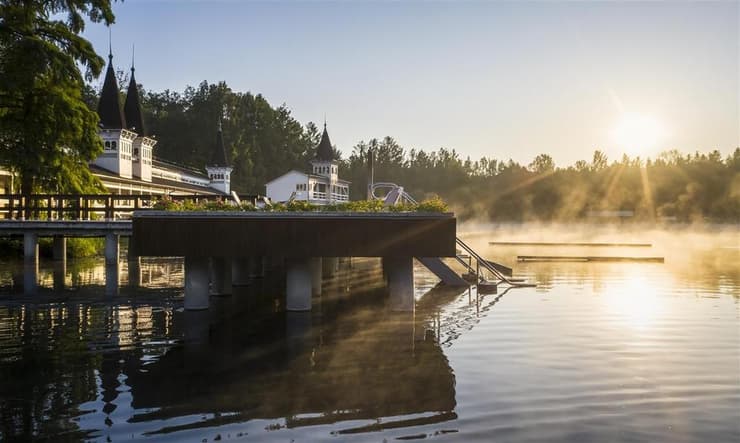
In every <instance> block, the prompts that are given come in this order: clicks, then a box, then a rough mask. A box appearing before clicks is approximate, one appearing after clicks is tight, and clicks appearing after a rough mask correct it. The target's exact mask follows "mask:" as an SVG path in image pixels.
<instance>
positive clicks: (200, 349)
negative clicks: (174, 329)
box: [183, 260, 210, 368]
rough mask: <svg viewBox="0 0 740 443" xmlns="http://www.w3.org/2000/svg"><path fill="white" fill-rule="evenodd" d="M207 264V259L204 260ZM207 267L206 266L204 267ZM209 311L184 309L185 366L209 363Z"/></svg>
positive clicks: (198, 365)
mask: <svg viewBox="0 0 740 443" xmlns="http://www.w3.org/2000/svg"><path fill="white" fill-rule="evenodd" d="M206 264H208V260H206ZM207 268H208V267H207V266H206V269H207ZM209 318H210V313H209V312H208V311H185V312H184V318H183V320H184V325H183V327H184V329H185V331H184V334H183V348H184V349H183V351H184V362H183V363H184V364H185V367H186V368H187V367H202V366H203V365H207V364H209V362H208V361H207V358H208V339H209V336H210V320H209Z"/></svg>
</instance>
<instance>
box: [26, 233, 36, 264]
mask: <svg viewBox="0 0 740 443" xmlns="http://www.w3.org/2000/svg"><path fill="white" fill-rule="evenodd" d="M23 262H24V263H25V264H33V263H36V264H38V262H39V236H38V235H36V234H32V233H29V232H26V233H25V234H23Z"/></svg>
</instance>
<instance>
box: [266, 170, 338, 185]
mask: <svg viewBox="0 0 740 443" xmlns="http://www.w3.org/2000/svg"><path fill="white" fill-rule="evenodd" d="M293 173H295V174H300V175H303V176H305V177H307V178H309V177H310V178H319V179H322V180H326V181H328V180H329V177H327V176H325V175H316V174H307V173H305V172H301V171H299V170H297V169H291V170H290V171H288V172H286V173H285V174H283V175H280V176H278V177H275V178H273V179H272V180H270V181H269V182H267V183H265V186H267V185H269V184H270V183H272V182H275V181H278V180H280V179H281V178H283V177H285V176H286V175H288V174H293ZM337 182H339V183H347V184H349V183H352V182H351V181H349V180H342V179H341V178H338V179H337Z"/></svg>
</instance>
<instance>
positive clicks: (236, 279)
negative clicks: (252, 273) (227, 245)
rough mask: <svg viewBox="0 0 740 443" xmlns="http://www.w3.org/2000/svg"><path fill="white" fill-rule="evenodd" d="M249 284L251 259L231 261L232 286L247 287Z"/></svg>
mask: <svg viewBox="0 0 740 443" xmlns="http://www.w3.org/2000/svg"><path fill="white" fill-rule="evenodd" d="M249 283H250V278H249V259H248V258H235V259H233V260H231V284H232V285H233V286H247V285H248V284H249Z"/></svg>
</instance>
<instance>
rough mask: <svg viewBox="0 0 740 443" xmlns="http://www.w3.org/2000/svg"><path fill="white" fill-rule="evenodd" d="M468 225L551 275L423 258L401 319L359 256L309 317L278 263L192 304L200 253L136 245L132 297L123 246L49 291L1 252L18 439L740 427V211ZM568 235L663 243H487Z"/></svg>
mask: <svg viewBox="0 0 740 443" xmlns="http://www.w3.org/2000/svg"><path fill="white" fill-rule="evenodd" d="M463 229H464V230H466V231H467V233H466V234H465V235H464V238H465V239H466V240H467V241H468V242H470V243H472V244H473V245H475V247H476V249H477V250H479V251H480V252H483V255H484V256H486V257H488V258H490V259H494V260H496V261H499V262H502V263H504V264H506V265H508V266H512V267H513V268H514V270H515V274H516V275H517V276H521V277H525V278H526V279H528V280H529V281H532V282H536V283H537V284H538V286H537V287H536V288H515V289H510V290H506V289H505V287H504V286H500V287H499V288H498V291H497V293H495V294H478V293H477V292H476V291H475V289H471V290H465V289H450V288H444V287H439V286H435V285H436V283H437V280H436V279H435V277H434V276H433V275H432V274H431V273H429V272H428V271H426V270H425V269H424V268H423V267H421V266H420V265H419V264H418V263H416V265H415V272H416V296H417V306H416V311H415V312H414V313H398V312H392V311H391V310H390V309H389V308H388V306H387V296H386V294H385V288H384V280H383V276H382V270H381V266H380V262H379V261H378V260H373V259H353V260H352V261H351V263H350V262H349V261H348V260H345V261H343V262H342V267H341V269H340V271H339V272H338V273H337V276H336V277H335V278H332V279H325V281H324V286H323V292H322V295H321V297H320V298H315V299H314V300H313V310H312V311H311V312H310V313H289V312H288V313H286V312H285V310H284V296H283V293H284V288H283V285H282V280H281V277H282V276H281V271H280V269H279V267H275V268H273V269H272V270H271V271H270V272H267V273H266V275H265V277H264V278H259V279H255V280H254V281H253V282H252V283H251V284H250V285H249V286H245V287H239V288H235V289H234V294H233V295H232V296H227V297H212V299H211V309H210V310H208V311H200V312H190V311H188V312H185V311H183V309H182V283H183V274H182V260H180V259H156V260H155V259H143V261H142V264H141V281H140V282H136V284H133V282H129V281H128V276H127V265H126V261H125V260H123V261H122V262H121V271H120V289H119V290H118V291H116V293H114V294H111V293H110V291H108V290H106V284H105V276H106V272H105V265H104V263H103V261H102V259H91V260H76V261H69V262H68V264H67V268H66V269H64V270H62V271H61V273H60V271H59V269H55V267H54V265H53V263H52V262H50V261H49V262H47V261H43V260H42V262H41V265H40V271H39V274H38V279H37V280H38V282H37V284H38V290H36V291H35V293H34V294H24V291H23V288H22V285H23V275H22V266H21V264H20V263H19V262H17V261H13V260H5V261H0V441H15V440H28V439H36V440H49V441H101V442H105V441H126V440H132V439H140V440H147V441H195V442H213V441H232V440H233V441H267V442H271V441H274V442H290V441H296V442H300V441H368V442H382V441H404V440H416V439H431V440H439V441H502V442H506V441H516V442H535V441H562V442H566V441H567V442H573V441H582V442H601V441H629V442H655V441H671V442H684V441H685V442H693V441H697V442H699V441H701V442H707V441H712V442H715V441H716V442H725V441H726V442H730V441H738V440H740V303H739V302H740V231H739V230H738V227H737V226H732V227H721V228H720V227H709V228H705V229H702V230H696V229H688V228H684V229H674V230H637V229H629V228H625V227H622V228H593V227H588V226H581V225H576V226H568V227H563V226H547V227H545V226H539V225H508V226H497V227H491V226H485V225H481V226H474V225H472V224H471V225H466V226H464V227H463ZM554 240H557V241H561V242H569V241H614V242H648V243H651V244H652V247H650V248H630V247H584V246H578V247H576V246H560V247H543V246H527V245H510V246H492V245H489V244H488V242H489V241H540V242H541V241H554ZM518 255H567V256H571V255H589V256H605V255H619V256H625V255H629V256H661V257H665V263H571V262H542V263H540V262H531V263H530V262H527V263H520V262H517V260H516V257H517V256H518ZM55 271H56V272H55ZM62 286H63V287H62Z"/></svg>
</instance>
